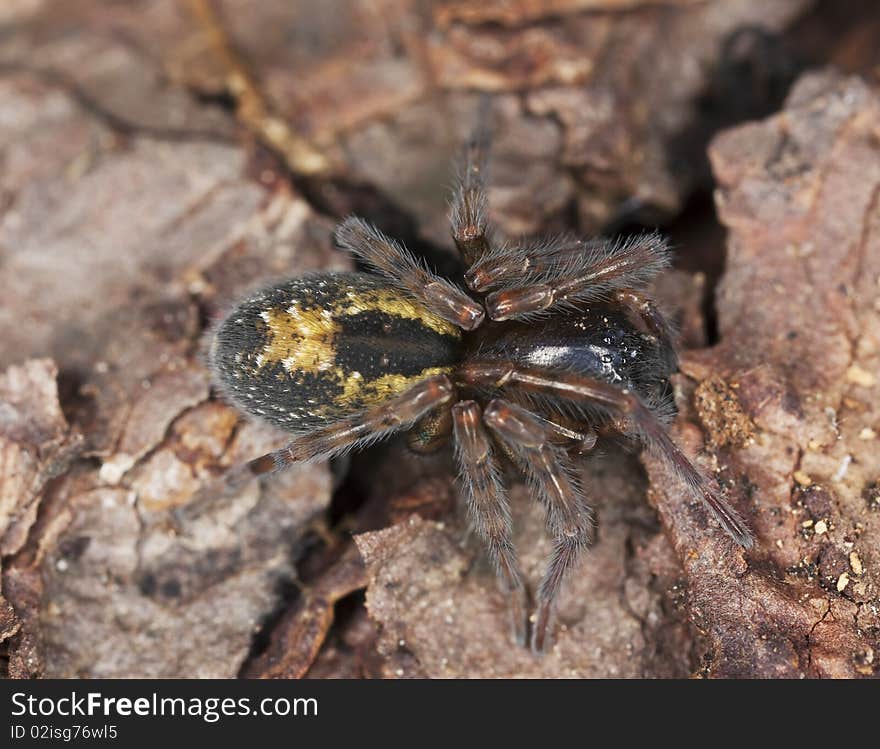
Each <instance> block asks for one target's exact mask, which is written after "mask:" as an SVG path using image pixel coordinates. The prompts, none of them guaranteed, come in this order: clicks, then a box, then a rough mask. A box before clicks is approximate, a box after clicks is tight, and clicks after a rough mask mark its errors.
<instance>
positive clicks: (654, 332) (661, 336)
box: [614, 289, 678, 369]
mask: <svg viewBox="0 0 880 749" xmlns="http://www.w3.org/2000/svg"><path fill="white" fill-rule="evenodd" d="M614 298H615V299H616V300H617V302H619V303H620V304H622V305H623V306H624V308H626V310H627V311H628V312H629V315H630V318H631V319H632V321H633V322H634V323H635V324H636V325H637V326H638V327H640V328H641V329H642V330H643V331H644V332H646V333H648V334H649V335H651V336H654V338H656V339H657V340H658V341H659V342H660V344H661V345H663V346H664V347H665V348H666V350H667V351H668V359H669V365H670V367H671V368H672V369H677V368H678V356H676V353H675V346H674V345H673V341H674V340H675V332H674V331H673V329H672V326H671V325H670V324H669V321H668V320H667V319H666V317H665V315H663V313H662V312H660V310H659V309H658V308H657V305H656V304H655V303H654V300H653V299H651V298H650V297H648V296H646V295H645V294H643V293H642V292H640V291H637V290H636V289H620V290H619V291H617V292H616V293H615V295H614Z"/></svg>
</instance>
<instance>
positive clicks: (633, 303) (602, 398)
mask: <svg viewBox="0 0 880 749" xmlns="http://www.w3.org/2000/svg"><path fill="white" fill-rule="evenodd" d="M487 149H488V136H487V134H486V133H485V131H481V130H480V129H478V131H477V132H476V133H474V135H473V136H472V137H471V138H470V139H469V141H468V142H467V143H466V145H465V147H464V154H463V157H462V163H461V166H460V169H459V176H458V180H457V186H456V188H455V190H454V193H453V197H452V201H451V208H450V211H451V215H450V220H451V229H452V238H453V240H454V243H455V245H456V247H457V248H458V251H459V253H460V255H461V258H462V260H463V262H464V265H465V266H466V268H467V270H466V272H465V274H464V279H463V280H464V282H465V284H466V285H467V287H468V288H469V289H470V292H471V293H468V292H466V291H465V290H464V289H463V288H462V286H461V285H460V284H456V283H453V282H451V281H450V280H447V279H445V278H442V277H440V276H438V275H436V274H435V273H433V272H432V271H431V270H430V269H429V268H428V267H427V266H426V265H425V264H424V263H422V262H420V261H419V260H417V259H416V258H415V257H414V256H413V255H412V254H410V252H409V251H407V250H406V248H404V247H403V246H402V245H401V244H400V243H398V242H396V241H395V240H393V239H391V238H389V237H387V236H386V235H384V234H383V233H382V232H380V231H379V230H378V229H376V228H375V227H373V226H371V225H370V224H368V223H367V222H365V221H363V220H361V219H359V218H348V219H347V220H345V221H343V222H342V223H341V224H340V225H339V226H338V227H337V229H336V240H337V243H338V244H339V245H340V246H341V247H342V248H345V249H347V250H349V251H350V252H352V253H353V254H354V255H355V256H357V257H358V258H360V259H361V260H362V261H363V262H364V263H365V264H366V265H367V266H368V267H369V268H371V269H372V271H373V272H372V273H319V274H315V275H308V276H304V277H301V278H293V279H290V280H286V281H283V282H281V283H278V284H275V285H272V286H269V287H268V288H264V289H262V290H260V291H258V292H257V293H255V294H253V295H252V296H250V297H249V298H247V299H245V300H244V301H242V302H240V303H239V304H238V305H237V306H236V307H235V308H234V309H232V311H231V312H230V313H229V314H228V315H227V316H226V318H225V319H224V320H223V321H222V322H221V323H220V324H219V326H218V327H217V328H216V331H215V333H214V336H213V340H212V343H211V357H210V358H211V364H212V369H213V371H214V374H215V379H216V381H217V383H218V385H219V387H220V389H221V391H222V392H223V393H224V394H225V395H226V396H227V397H228V398H229V399H230V400H231V401H232V402H233V403H234V404H236V405H237V406H238V407H239V408H240V409H241V410H243V411H245V412H247V413H250V414H253V415H255V416H257V417H260V418H262V419H265V420H267V421H269V422H271V423H273V424H275V425H277V426H279V427H281V428H282V429H285V430H287V431H289V432H292V433H293V439H292V441H291V442H290V444H288V445H287V446H286V447H284V448H283V449H281V450H278V451H276V452H273V453H270V454H268V455H264V456H262V457H260V458H257V459H256V460H253V461H251V462H250V463H249V464H247V465H246V466H242V467H240V468H239V469H238V474H237V476H238V479H242V477H252V476H259V475H262V474H266V473H269V472H272V471H276V470H279V469H283V468H285V467H287V466H289V465H291V464H293V463H298V462H302V461H314V460H319V459H326V458H330V457H333V456H336V455H339V454H341V453H344V452H345V451H348V450H352V449H355V448H362V447H364V446H366V445H368V444H370V443H373V442H375V441H377V440H380V439H382V438H384V437H386V436H388V435H391V434H392V433H395V432H398V431H402V430H409V432H410V434H409V442H410V445H411V446H412V447H414V448H415V449H417V450H423V451H430V450H433V449H436V447H437V446H438V445H441V444H443V443H444V442H445V441H446V440H447V439H448V438H451V439H453V440H454V450H455V460H456V462H457V467H458V472H459V485H460V489H461V494H462V495H463V498H464V501H465V502H466V504H467V508H468V516H469V520H470V522H471V524H472V526H473V528H474V530H475V531H476V533H477V535H478V536H479V538H480V539H481V540H482V542H483V544H484V545H485V548H486V550H487V552H488V555H489V557H490V559H491V561H492V563H493V566H494V568H495V570H496V573H497V577H498V580H499V583H500V585H501V587H502V589H503V590H504V591H505V592H506V595H507V597H508V599H509V608H510V611H511V614H512V618H513V622H514V625H513V631H514V636H515V638H516V640H517V642H519V643H520V644H523V645H524V644H525V643H526V641H527V634H528V629H529V625H530V623H531V647H532V649H533V650H534V651H535V652H541V651H543V650H544V649H545V647H546V644H547V642H548V641H549V637H548V629H549V627H550V621H551V616H552V613H553V606H554V601H555V600H556V599H557V597H558V594H559V591H560V588H561V586H562V584H563V580H564V578H565V577H566V575H568V574H569V573H571V572H572V570H574V569H575V568H576V566H577V565H578V563H579V562H580V561H581V558H582V555H583V552H584V551H585V550H586V549H587V548H588V547H589V546H590V545H591V543H592V542H593V541H594V517H593V511H592V509H591V508H590V504H589V502H588V500H587V492H586V490H585V488H584V486H583V485H582V483H581V481H580V479H579V478H578V475H577V473H576V470H575V465H576V460H577V458H578V457H579V456H580V455H582V454H584V453H586V452H588V451H589V450H590V449H591V448H592V447H593V446H594V445H595V443H596V441H597V439H598V437H599V436H604V435H608V434H620V433H622V434H625V435H627V436H630V437H635V438H636V439H637V440H638V441H639V442H640V443H641V444H643V445H644V446H646V447H647V448H648V449H649V450H651V451H652V452H653V453H655V454H656V455H658V456H660V457H661V458H663V459H664V460H665V461H666V463H667V464H668V465H669V466H670V467H671V468H672V470H673V471H674V473H675V474H676V475H677V476H678V478H679V479H680V480H681V482H682V483H683V485H684V486H685V487H686V488H687V489H688V490H689V492H690V493H691V494H692V495H693V496H695V497H696V498H697V499H699V500H700V501H701V502H702V503H703V504H704V505H705V506H706V507H707V508H708V510H709V511H710V513H711V514H712V515H713V516H714V517H715V518H716V519H717V521H718V522H719V523H720V524H721V526H722V528H723V529H724V530H725V531H726V532H727V533H728V534H729V535H730V536H731V537H732V538H733V539H734V541H736V542H737V543H738V544H740V545H741V546H743V547H746V548H748V547H750V546H751V545H752V543H753V537H752V534H751V531H750V530H749V528H748V527H747V526H746V524H745V522H744V521H743V520H742V518H741V517H740V516H739V515H738V514H737V512H736V511H735V510H734V509H733V508H732V507H731V506H730V504H729V503H728V502H727V501H726V500H725V499H724V498H723V497H722V496H721V494H720V493H719V491H718V489H717V488H716V487H715V485H714V483H713V482H712V481H711V480H710V479H708V478H707V477H705V476H704V475H703V474H702V473H701V472H700V471H699V470H698V469H697V468H695V466H694V465H693V464H692V463H691V461H690V460H689V459H688V458H687V457H686V456H685V455H684V454H683V453H682V452H681V450H680V449H679V448H678V447H677V446H676V444H675V443H674V442H673V440H672V439H671V438H670V436H669V435H668V433H667V430H666V426H665V422H666V421H667V416H668V414H669V413H670V412H671V410H672V409H673V405H672V399H671V396H670V394H669V382H668V378H669V375H670V374H671V373H672V372H674V371H675V369H676V368H677V356H676V351H675V346H674V343H673V336H672V335H671V331H670V326H669V325H668V323H667V321H666V320H665V319H664V317H663V315H662V314H661V313H660V311H659V310H658V308H657V306H656V305H655V303H654V302H653V301H652V300H651V299H650V298H649V297H648V296H647V295H646V293H645V287H646V285H647V283H648V282H649V281H650V280H651V279H652V278H653V277H654V276H655V275H656V274H657V273H658V272H659V271H661V270H662V269H663V268H664V267H666V266H667V264H668V262H669V252H668V248H667V244H666V242H665V241H664V240H663V239H662V237H661V236H660V235H659V234H656V233H651V234H644V235H641V236H637V237H634V238H630V239H627V240H625V241H609V240H603V239H596V240H581V239H576V238H571V237H559V238H554V239H550V240H546V241H541V242H536V243H528V242H519V243H513V244H500V245H499V244H496V243H493V242H492V241H491V238H490V227H489V224H488V219H487V197H486V187H485V173H486V166H485V164H486V153H487ZM506 462H512V463H513V464H514V466H516V467H518V468H519V469H520V470H521V471H522V472H523V473H524V474H525V476H526V477H527V480H528V483H529V485H530V487H531V491H532V493H533V495H534V497H536V498H537V499H538V500H540V502H541V503H542V505H543V506H544V510H545V514H546V524H547V529H548V531H549V533H550V534H551V536H552V538H553V550H552V553H551V556H550V559H549V561H548V562H547V566H546V571H545V572H544V575H543V578H542V579H541V581H540V584H539V586H538V589H537V592H536V594H535V597H534V598H535V602H534V613H533V615H532V616H531V617H528V616H527V609H528V606H527V602H528V600H529V597H528V594H527V591H526V585H525V582H524V578H523V574H522V572H521V570H520V566H519V563H518V561H517V554H516V550H515V549H514V545H513V543H512V520H511V514H510V508H509V502H508V496H507V492H506V490H505V486H504V483H503V481H502V465H503V464H504V463H506ZM232 480H233V481H234V480H235V479H232Z"/></svg>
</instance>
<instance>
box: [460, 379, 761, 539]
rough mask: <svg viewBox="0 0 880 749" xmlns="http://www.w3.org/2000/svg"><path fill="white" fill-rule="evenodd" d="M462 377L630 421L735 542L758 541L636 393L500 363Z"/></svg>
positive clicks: (466, 382) (467, 381)
mask: <svg viewBox="0 0 880 749" xmlns="http://www.w3.org/2000/svg"><path fill="white" fill-rule="evenodd" d="M457 377H458V379H459V380H460V381H461V384H463V385H468V386H475V385H476V386H483V387H487V388H490V389H503V388H504V387H508V386H515V387H517V388H521V389H523V390H527V391H532V392H537V393H549V394H553V395H555V396H557V397H559V398H565V399H568V400H571V401H573V402H580V403H585V404H587V405H592V406H597V407H599V408H601V409H603V410H604V411H606V412H607V413H608V414H610V415H612V416H616V417H622V418H624V419H625V420H626V421H627V422H628V423H629V424H630V425H631V426H632V427H633V428H634V429H635V431H636V433H637V434H638V436H639V437H640V438H641V440H642V441H643V442H644V444H645V445H646V446H647V447H648V449H649V450H651V451H652V452H653V453H654V454H656V455H657V456H658V457H660V458H662V459H663V460H664V461H665V462H666V463H667V465H669V466H670V467H671V468H672V470H673V471H674V472H675V473H676V475H677V476H678V477H679V479H680V480H681V481H682V482H683V483H684V484H685V485H686V486H687V487H688V489H689V490H690V492H691V493H692V494H693V495H694V496H695V497H696V498H697V499H699V500H700V501H702V502H703V504H704V505H705V506H706V508H707V509H708V510H709V512H710V513H711V514H712V515H713V516H714V517H715V519H716V520H718V522H719V523H720V524H721V526H722V527H723V528H724V530H725V531H726V532H727V533H728V534H729V535H730V536H731V538H733V540H734V541H736V542H737V543H738V544H739V545H740V546H743V547H745V548H750V547H751V546H752V545H753V544H754V536H753V535H752V532H751V530H750V529H749V527H748V526H747V525H746V522H745V521H744V520H743V519H742V517H740V515H739V513H738V512H737V511H736V510H734V509H733V507H732V506H731V505H730V503H729V502H727V500H726V499H724V497H723V496H721V494H720V492H719V491H718V489H717V488H716V487H715V486H713V484H712V483H711V482H710V480H709V479H708V478H706V477H705V476H704V475H703V474H702V473H700V471H698V470H697V468H696V467H695V466H694V464H693V463H691V461H690V460H688V458H687V456H685V454H684V453H682V452H681V450H680V449H679V448H678V446H677V445H676V444H675V443H674V442H673V441H672V439H671V438H670V436H669V434H668V433H667V431H666V428H665V427H664V426H663V424H662V423H661V422H660V420H659V419H658V418H657V416H656V414H655V413H654V412H653V411H651V409H650V408H649V407H648V406H647V405H646V404H645V403H644V402H643V401H642V399H641V398H639V396H638V395H637V394H636V393H634V392H632V391H631V390H626V389H622V388H619V387H616V386H614V385H610V384H608V383H607V382H603V381H601V380H598V379H595V378H592V377H585V376H582V375H578V374H572V373H568V372H562V373H551V374H548V373H547V372H544V371H541V370H537V369H527V368H520V367H516V366H514V365H512V364H503V363H501V364H499V363H496V362H484V363H481V362H474V363H471V364H466V365H464V366H462V367H461V368H460V369H459V371H458V374H457Z"/></svg>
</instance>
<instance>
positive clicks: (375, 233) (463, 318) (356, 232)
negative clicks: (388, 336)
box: [336, 218, 486, 330]
mask: <svg viewBox="0 0 880 749" xmlns="http://www.w3.org/2000/svg"><path fill="white" fill-rule="evenodd" d="M336 240H337V241H338V242H339V244H340V245H341V246H342V247H344V248H346V249H347V250H349V251H350V252H351V253H352V254H354V255H357V257H359V258H361V259H362V260H364V261H365V262H367V263H369V264H370V265H371V266H372V267H373V268H374V269H375V270H376V271H377V272H378V273H380V274H381V275H383V276H384V277H385V278H387V279H388V280H389V281H390V282H391V283H392V284H393V285H394V286H396V287H397V288H399V289H401V290H402V291H404V292H405V293H407V294H409V296H411V297H412V298H413V299H415V300H416V301H418V302H420V303H421V304H423V305H424V306H425V307H427V308H428V309H429V310H430V311H431V312H433V313H434V314H436V315H438V316H439V317H442V318H443V319H444V320H448V321H449V322H451V323H452V324H453V325H457V326H458V327H460V328H462V329H464V330H473V329H474V328H476V327H478V326H479V325H480V323H482V322H483V320H484V319H485V317H486V313H485V311H484V310H483V307H482V305H481V304H479V303H478V302H476V301H474V300H473V299H471V298H470V297H469V296H468V295H467V294H466V293H465V292H464V291H463V290H462V289H460V288H459V287H458V286H456V285H455V284H452V283H450V282H449V281H447V280H446V279H445V278H442V277H440V276H438V275H437V274H436V273H432V272H431V271H429V270H428V269H427V268H426V267H425V265H424V263H422V262H420V261H419V260H417V259H416V258H415V257H414V256H413V255H412V253H410V252H409V250H407V249H406V248H405V247H402V246H401V245H400V244H398V243H397V242H395V241H394V240H393V239H391V238H390V237H387V236H385V235H384V234H383V233H382V232H381V231H379V230H378V229H377V228H376V227H375V226H372V225H371V224H369V223H367V222H366V221H364V220H362V219H359V218H348V219H346V220H345V221H343V222H342V223H341V224H340V225H339V226H338V227H337V228H336Z"/></svg>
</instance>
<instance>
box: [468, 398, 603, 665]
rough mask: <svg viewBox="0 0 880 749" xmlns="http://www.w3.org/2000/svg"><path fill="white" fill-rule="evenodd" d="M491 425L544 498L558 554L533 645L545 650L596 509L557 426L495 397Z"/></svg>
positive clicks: (488, 415) (541, 598)
mask: <svg viewBox="0 0 880 749" xmlns="http://www.w3.org/2000/svg"><path fill="white" fill-rule="evenodd" d="M483 418H484V420H485V422H486V424H487V426H488V427H489V428H490V429H491V430H492V431H493V432H494V433H495V434H496V435H498V437H499V438H501V439H502V440H503V441H504V442H506V443H507V444H508V445H509V446H510V447H511V449H513V450H514V451H516V452H518V453H519V455H520V456H521V457H522V461H523V463H524V465H525V466H526V469H527V471H528V475H529V479H530V482H531V483H532V485H533V486H534V488H535V490H536V493H537V494H538V496H539V497H540V498H541V500H542V501H543V503H544V507H545V511H546V516H547V527H548V529H549V530H550V533H551V535H552V536H553V553H552V555H551V557H550V561H549V563H548V564H547V569H546V571H545V573H544V577H543V578H542V579H541V583H540V585H539V587H538V596H537V609H536V612H535V622H534V628H533V630H532V649H533V650H534V651H535V652H536V653H540V652H542V651H543V650H544V645H545V642H546V636H547V628H548V625H549V623H550V615H551V613H552V611H553V603H554V601H555V600H556V597H557V595H558V594H559V589H560V588H561V586H562V581H563V579H564V578H565V576H566V574H567V573H568V572H569V571H570V570H571V569H572V568H573V567H574V566H575V564H576V563H577V561H578V559H579V557H580V555H581V554H582V552H583V551H584V550H585V549H586V548H587V547H588V546H589V545H590V544H591V543H592V536H593V528H594V523H593V512H592V510H591V509H590V507H589V505H588V504H587V501H586V497H585V496H584V493H583V490H582V489H581V487H580V485H579V483H578V481H577V480H576V478H575V472H574V466H573V464H572V462H571V460H570V459H569V457H568V456H567V454H566V453H565V451H564V450H562V449H560V448H557V447H554V446H553V445H552V444H551V443H550V439H551V437H552V435H553V430H552V428H550V427H548V425H547V423H546V422H545V421H544V420H543V419H540V418H538V417H536V416H535V415H534V414H532V413H530V412H529V411H526V410H525V409H524V408H521V407H519V406H517V405H514V404H513V403H509V402H507V401H503V400H499V399H496V400H493V401H491V402H490V403H489V405H488V406H487V407H486V412H485V415H484V417H483Z"/></svg>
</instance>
